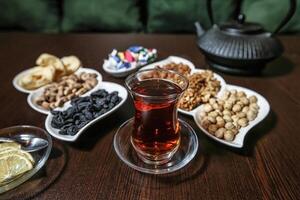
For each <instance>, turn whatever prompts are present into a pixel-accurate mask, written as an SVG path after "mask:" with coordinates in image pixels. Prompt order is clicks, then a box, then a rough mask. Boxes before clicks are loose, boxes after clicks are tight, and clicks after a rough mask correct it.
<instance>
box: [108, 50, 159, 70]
mask: <svg viewBox="0 0 300 200" xmlns="http://www.w3.org/2000/svg"><path fill="white" fill-rule="evenodd" d="M156 57H157V50H156V49H152V48H151V49H147V48H144V47H142V46H131V47H129V48H128V49H127V50H125V51H124V52H121V51H120V52H118V51H117V50H116V49H113V51H112V52H111V53H110V54H109V58H108V60H105V61H104V66H106V67H107V68H110V69H114V70H122V69H129V68H136V67H139V66H142V65H146V64H148V63H150V62H153V61H154V60H155V59H156Z"/></svg>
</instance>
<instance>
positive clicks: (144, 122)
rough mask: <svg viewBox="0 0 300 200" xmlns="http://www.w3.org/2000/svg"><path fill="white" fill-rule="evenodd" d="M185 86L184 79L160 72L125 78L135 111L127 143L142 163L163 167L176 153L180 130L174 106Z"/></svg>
mask: <svg viewBox="0 0 300 200" xmlns="http://www.w3.org/2000/svg"><path fill="white" fill-rule="evenodd" d="M188 84H189V82H188V79H187V78H186V77H185V76H183V75H181V74H179V73H177V72H175V71H170V70H164V69H160V68H154V69H147V70H141V71H138V72H136V73H135V74H132V75H130V76H128V77H127V78H126V80H125V85H126V87H127V89H128V91H129V93H130V94H131V96H132V98H133V101H134V107H135V116H134V123H133V129H132V132H131V133H129V134H131V139H130V141H131V144H132V146H133V148H134V150H135V151H136V153H137V155H138V157H139V158H140V159H141V160H142V161H143V162H145V163H147V164H153V165H161V164H165V163H167V162H168V161H169V160H170V159H171V158H172V156H173V155H174V154H175V153H176V151H177V150H178V148H179V146H180V129H181V127H180V123H179V121H178V115H177V106H178V102H179V99H180V97H181V96H182V94H183V93H184V91H185V90H186V89H187V87H188Z"/></svg>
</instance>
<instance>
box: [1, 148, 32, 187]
mask: <svg viewBox="0 0 300 200" xmlns="http://www.w3.org/2000/svg"><path fill="white" fill-rule="evenodd" d="M33 165H34V159H33V158H32V156H31V155H30V154H29V153H27V152H24V151H22V150H18V149H8V148H6V150H5V151H1V152H0V185H2V184H5V183H7V182H9V181H10V180H13V179H14V178H15V177H17V176H19V175H21V174H24V173H25V172H27V171H29V170H31V169H32V168H33Z"/></svg>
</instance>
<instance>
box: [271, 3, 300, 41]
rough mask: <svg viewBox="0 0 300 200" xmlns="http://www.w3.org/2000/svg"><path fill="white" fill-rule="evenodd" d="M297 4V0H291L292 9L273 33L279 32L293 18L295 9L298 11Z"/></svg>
mask: <svg viewBox="0 0 300 200" xmlns="http://www.w3.org/2000/svg"><path fill="white" fill-rule="evenodd" d="M296 5H297V2H296V0H290V9H289V12H288V13H287V15H286V16H285V17H284V18H283V20H282V21H281V22H280V24H279V25H278V27H277V28H276V29H275V31H274V32H273V33H272V35H275V34H277V33H278V32H279V31H280V30H281V29H282V27H283V26H284V25H286V24H287V23H288V22H289V21H290V20H291V18H292V17H293V15H294V13H295V11H296Z"/></svg>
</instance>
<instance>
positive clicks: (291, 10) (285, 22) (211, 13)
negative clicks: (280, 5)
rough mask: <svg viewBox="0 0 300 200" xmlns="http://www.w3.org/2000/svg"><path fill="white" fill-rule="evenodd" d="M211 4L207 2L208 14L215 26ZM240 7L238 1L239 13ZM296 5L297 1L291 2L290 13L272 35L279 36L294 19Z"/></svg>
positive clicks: (291, 0)
mask: <svg viewBox="0 0 300 200" xmlns="http://www.w3.org/2000/svg"><path fill="white" fill-rule="evenodd" d="M211 2H212V0H207V1H206V6H207V12H208V17H209V20H210V23H211V25H213V24H214V18H213V12H212V3H211ZM240 5H241V1H238V6H237V9H238V10H237V11H238V12H239V10H240ZM296 5H297V2H296V0H290V9H289V12H288V13H287V15H286V16H285V17H284V18H283V20H282V21H281V23H280V24H279V25H278V27H277V28H276V29H275V31H274V32H273V33H272V35H275V34H277V33H278V32H279V31H280V30H281V29H282V27H283V26H284V25H286V24H287V23H288V22H289V21H290V19H291V18H292V17H293V15H294V13H295V11H296ZM237 11H236V14H239V13H237ZM237 16H238V15H237Z"/></svg>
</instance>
